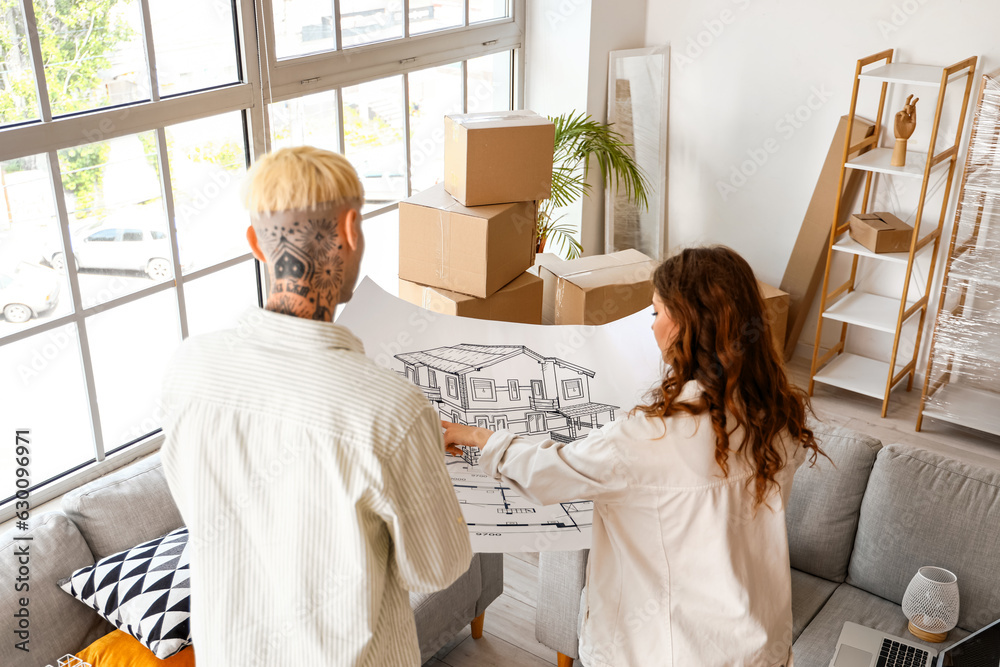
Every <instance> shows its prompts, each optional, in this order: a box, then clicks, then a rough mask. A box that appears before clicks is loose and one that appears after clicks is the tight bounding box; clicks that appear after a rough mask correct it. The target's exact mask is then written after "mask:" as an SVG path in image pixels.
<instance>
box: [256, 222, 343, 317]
mask: <svg viewBox="0 0 1000 667" xmlns="http://www.w3.org/2000/svg"><path fill="white" fill-rule="evenodd" d="M338 231H339V230H338V229H337V220H336V218H335V217H333V216H332V215H330V214H328V213H327V212H314V213H310V212H308V211H304V212H302V213H301V214H300V215H296V216H294V217H291V218H288V219H285V220H281V221H276V223H275V224H274V225H271V226H269V227H266V228H265V229H263V230H260V231H258V239H259V243H260V245H261V250H262V251H263V252H264V253H265V254H266V255H267V257H268V263H267V267H268V272H269V277H270V279H271V280H270V282H271V292H270V294H269V295H268V299H267V304H266V305H265V306H264V307H265V308H266V309H267V310H271V311H274V312H276V313H283V314H285V315H294V316H295V317H302V318H305V319H312V320H321V321H325V322H329V321H331V320H332V319H333V309H334V307H335V306H336V305H337V303H339V301H340V291H341V288H342V287H343V283H344V260H343V258H342V257H341V255H340V251H341V250H342V245H341V240H340V234H339V233H338Z"/></svg>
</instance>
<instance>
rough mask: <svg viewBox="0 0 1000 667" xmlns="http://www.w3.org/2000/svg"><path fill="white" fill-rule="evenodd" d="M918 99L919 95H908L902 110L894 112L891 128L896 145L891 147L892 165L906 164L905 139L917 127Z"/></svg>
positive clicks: (900, 165)
mask: <svg viewBox="0 0 1000 667" xmlns="http://www.w3.org/2000/svg"><path fill="white" fill-rule="evenodd" d="M910 100H913V101H912V102H911V101H910ZM919 100H920V98H919V97H917V98H914V97H913V95H909V96H908V97H907V98H906V105H905V106H904V107H903V110H902V111H900V112H899V113H897V114H896V123H895V126H894V128H893V129H894V130H895V133H896V145H895V146H893V148H892V160H891V162H890V164H892V166H893V167H903V166H906V140H907V139H909V138H910V135H911V134H913V130H914V129H915V128H916V127H917V101H919Z"/></svg>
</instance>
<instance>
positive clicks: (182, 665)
mask: <svg viewBox="0 0 1000 667" xmlns="http://www.w3.org/2000/svg"><path fill="white" fill-rule="evenodd" d="M76 657H78V658H80V659H81V660H83V661H84V662H86V663H89V664H90V665H91V666H92V667H195V662H194V647H193V646H188V647H187V648H185V649H183V650H182V651H181V652H180V653H178V654H176V655H172V656H170V657H169V658H167V659H166V660H160V659H159V658H157V657H156V656H155V655H153V652H152V651H150V650H149V649H148V648H146V647H145V646H143V645H142V644H140V643H139V640H138V639H136V638H135V637H133V636H132V635H130V634H128V633H127V632H122V631H121V630H115V631H114V632H110V633H108V634H106V635H104V636H103V637H101V638H100V639H98V640H97V641H96V642H94V643H93V644H91V645H90V646H88V647H87V648H85V649H83V650H82V651H80V652H78V653H77V654H76Z"/></svg>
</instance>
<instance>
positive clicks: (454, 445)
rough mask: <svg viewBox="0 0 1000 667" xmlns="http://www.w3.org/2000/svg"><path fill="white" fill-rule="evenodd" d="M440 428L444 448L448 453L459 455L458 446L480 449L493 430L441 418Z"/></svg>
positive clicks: (460, 451) (460, 452)
mask: <svg viewBox="0 0 1000 667" xmlns="http://www.w3.org/2000/svg"><path fill="white" fill-rule="evenodd" d="M441 428H443V429H444V449H445V451H446V452H448V453H449V454H453V455H455V456H461V455H462V450H461V449H459V447H477V448H479V449H482V448H483V447H485V446H486V441H487V440H489V439H490V436H491V435H493V431H491V430H489V429H487V428H479V427H478V426H466V425H465V424H453V423H452V422H446V421H444V420H443V419H442V420H441Z"/></svg>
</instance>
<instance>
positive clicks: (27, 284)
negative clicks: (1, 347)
mask: <svg viewBox="0 0 1000 667" xmlns="http://www.w3.org/2000/svg"><path fill="white" fill-rule="evenodd" d="M58 303H59V273H58V272H57V271H54V270H53V269H50V268H48V267H47V266H42V265H41V264H30V263H28V262H21V263H20V264H18V265H17V267H15V268H14V270H13V271H9V270H7V269H5V268H0V308H2V310H3V317H4V319H5V320H7V321H8V322H10V323H12V324H22V323H24V322H27V321H28V320H30V319H31V318H32V317H38V316H39V315H42V314H43V313H47V312H49V311H51V310H52V309H53V308H55V307H56V304H58Z"/></svg>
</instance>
